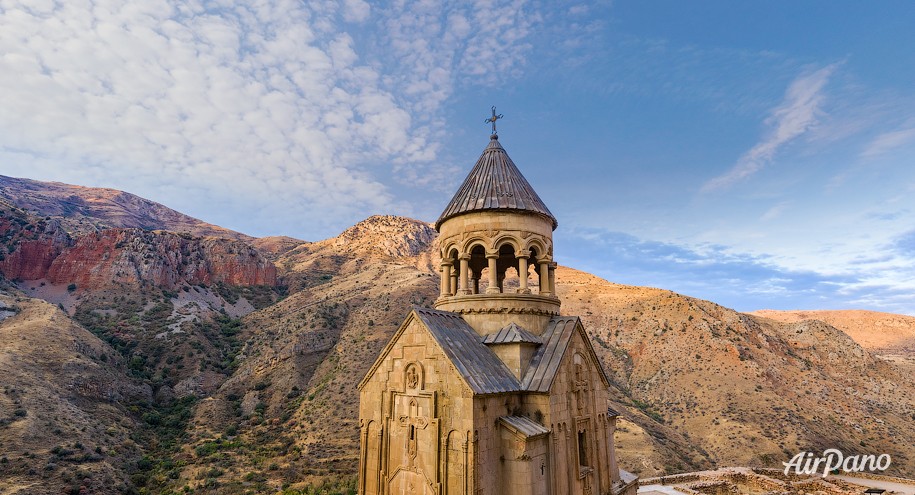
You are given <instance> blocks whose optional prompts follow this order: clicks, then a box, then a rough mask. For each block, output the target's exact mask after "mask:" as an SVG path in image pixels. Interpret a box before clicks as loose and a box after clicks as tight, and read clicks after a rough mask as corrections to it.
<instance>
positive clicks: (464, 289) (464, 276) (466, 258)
mask: <svg viewBox="0 0 915 495" xmlns="http://www.w3.org/2000/svg"><path fill="white" fill-rule="evenodd" d="M460 259H461V274H460V279H461V280H460V283H461V287H460V290H459V293H461V294H465V295H466V294H470V287H469V286H468V285H467V284H468V281H469V276H470V273H469V272H470V255H469V254H462V255H461V258H460Z"/></svg>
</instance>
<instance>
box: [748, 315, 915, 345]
mask: <svg viewBox="0 0 915 495" xmlns="http://www.w3.org/2000/svg"><path fill="white" fill-rule="evenodd" d="M752 314H754V315H757V316H762V317H765V318H770V319H773V320H776V321H782V322H786V323H796V322H801V321H805V320H818V321H822V322H823V323H826V324H829V325H832V326H834V327H836V328H838V329H839V330H842V331H843V332H845V333H846V334H848V335H849V336H850V337H851V338H853V339H854V340H855V342H857V343H859V344H861V346H862V347H864V348H865V349H868V350H871V351H875V352H877V353H894V352H899V351H907V352H908V353H910V354H912V355H915V317H912V316H905V315H897V314H893V313H880V312H877V311H860V310H844V311H827V310H822V311H775V310H761V311H754V312H753V313H752Z"/></svg>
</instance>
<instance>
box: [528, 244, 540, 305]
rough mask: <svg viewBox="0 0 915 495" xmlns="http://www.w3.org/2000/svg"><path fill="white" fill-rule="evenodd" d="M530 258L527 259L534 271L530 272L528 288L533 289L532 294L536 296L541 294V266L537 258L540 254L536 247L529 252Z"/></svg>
mask: <svg viewBox="0 0 915 495" xmlns="http://www.w3.org/2000/svg"><path fill="white" fill-rule="evenodd" d="M528 253H530V256H528V258H527V265H528V266H530V267H533V270H530V271H529V273H530V279H529V280H528V287H530V288H531V292H533V293H535V294H539V293H540V265H538V264H537V258H539V257H540V252H539V251H537V248H536V247H532V248H530V249H529V250H528Z"/></svg>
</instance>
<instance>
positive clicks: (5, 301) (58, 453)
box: [0, 290, 151, 495]
mask: <svg viewBox="0 0 915 495" xmlns="http://www.w3.org/2000/svg"><path fill="white" fill-rule="evenodd" d="M0 376H2V380H0V383H2V385H0V493H5V494H11V495H13V494H22V495H26V494H36V493H121V492H122V490H126V489H127V487H129V486H132V482H131V480H130V479H129V477H128V469H127V468H126V467H125V466H127V465H130V464H131V463H132V462H134V461H135V460H136V459H137V458H139V457H140V455H141V449H140V447H139V446H138V445H137V443H136V442H135V438H136V437H135V435H134V433H135V432H136V430H137V428H138V424H137V421H136V419H135V418H134V417H133V415H132V414H131V412H130V411H129V410H128V405H129V404H140V403H144V402H146V401H148V400H149V399H150V398H151V390H150V388H149V387H148V386H146V385H144V384H142V383H141V382H139V381H138V380H135V379H133V378H131V377H130V376H129V375H128V371H127V366H126V363H125V360H124V358H123V357H122V356H121V355H120V354H119V353H118V352H117V351H115V350H114V349H113V348H111V347H110V346H109V345H108V344H106V343H105V342H102V341H101V340H100V339H98V338H97V337H96V336H94V335H92V334H91V333H89V332H87V331H86V330H85V329H84V328H82V327H81V326H79V325H77V324H75V323H74V322H73V321H72V320H70V319H69V318H68V317H67V315H65V314H64V313H63V312H61V311H60V310H59V309H57V307H55V306H53V305H51V304H48V303H46V302H44V301H40V300H37V299H31V298H25V297H21V296H17V295H15V294H13V293H11V292H10V291H8V290H3V291H0Z"/></svg>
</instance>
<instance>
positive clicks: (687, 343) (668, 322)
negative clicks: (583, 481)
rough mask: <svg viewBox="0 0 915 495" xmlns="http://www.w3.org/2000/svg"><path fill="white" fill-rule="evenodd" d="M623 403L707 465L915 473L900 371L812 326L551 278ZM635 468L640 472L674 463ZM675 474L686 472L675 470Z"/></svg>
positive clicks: (911, 416) (574, 278)
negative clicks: (820, 464) (882, 457)
mask: <svg viewBox="0 0 915 495" xmlns="http://www.w3.org/2000/svg"><path fill="white" fill-rule="evenodd" d="M557 280H558V281H559V284H558V291H559V295H560V297H562V299H563V312H566V313H569V314H580V315H582V317H583V320H584V321H585V324H586V326H587V328H588V331H589V332H590V333H591V335H592V338H593V342H594V344H595V348H596V350H597V352H598V354H599V355H600V356H601V357H602V358H603V359H604V363H605V365H606V368H607V369H608V371H609V372H610V373H611V375H612V376H614V381H615V382H616V383H617V385H618V386H619V387H620V389H621V390H624V391H625V392H626V394H627V395H628V397H630V398H631V400H632V404H633V405H634V406H635V407H637V408H639V409H641V410H643V411H645V412H647V413H649V414H650V415H651V416H652V417H653V418H654V419H655V420H656V421H657V422H658V423H661V424H665V425H668V426H670V427H673V428H674V429H675V430H677V431H678V432H680V433H681V434H683V435H684V436H686V437H687V438H688V439H689V442H690V443H691V444H692V445H694V446H696V447H697V448H699V449H701V451H702V452H704V456H703V457H704V458H705V462H707V463H710V464H712V465H716V466H727V465H731V466H733V465H743V466H746V465H751V466H773V467H777V466H780V463H781V462H782V461H785V460H787V459H790V457H792V456H793V455H795V454H797V453H798V452H801V451H818V452H822V451H823V449H826V448H830V447H831V448H838V449H840V450H842V451H843V452H846V453H860V454H867V453H877V454H880V453H889V454H891V455H892V457H893V468H892V469H894V470H895V472H896V473H901V474H905V475H907V476H912V475H913V474H915V450H913V449H912V447H911V446H912V445H913V444H915V428H913V425H915V384H913V383H912V381H911V379H910V378H909V377H910V376H911V374H910V371H909V370H908V369H907V368H905V367H902V366H900V365H898V364H897V363H896V362H894V361H891V360H886V359H882V358H880V357H879V356H877V355H874V354H872V353H871V352H870V351H868V350H866V349H865V348H863V347H862V346H861V345H860V344H859V343H857V342H855V340H853V339H852V338H851V337H849V336H848V335H847V334H845V333H843V332H842V331H840V330H838V329H837V328H835V327H833V326H830V325H828V324H826V323H823V322H821V321H801V322H797V323H781V322H776V321H773V320H768V319H764V318H759V317H754V316H751V315H746V314H741V313H737V312H735V311H733V310H730V309H728V308H724V307H721V306H719V305H717V304H714V303H711V302H708V301H702V300H699V299H694V298H690V297H686V296H683V295H680V294H676V293H673V292H670V291H665V290H660V289H651V288H644V287H631V286H622V285H617V284H612V283H609V282H606V281H604V280H601V279H599V278H597V277H594V276H591V275H588V274H585V273H582V272H578V271H576V270H572V269H568V268H565V269H562V268H561V269H560V270H559V272H558V273H557ZM655 459H657V457H655V458H651V457H650V456H647V457H646V458H645V459H643V460H640V461H638V464H641V466H643V467H644V468H643V472H646V473H647V472H651V471H666V472H671V471H677V470H681V469H679V468H680V466H676V465H673V466H672V465H670V464H668V463H667V462H666V461H665V462H664V463H657V461H656V460H655ZM683 467H685V466H683Z"/></svg>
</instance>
